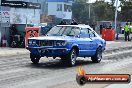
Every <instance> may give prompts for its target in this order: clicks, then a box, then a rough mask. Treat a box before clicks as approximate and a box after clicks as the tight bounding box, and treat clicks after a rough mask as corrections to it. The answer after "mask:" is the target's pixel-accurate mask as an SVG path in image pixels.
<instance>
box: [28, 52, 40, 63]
mask: <svg viewBox="0 0 132 88" xmlns="http://www.w3.org/2000/svg"><path fill="white" fill-rule="evenodd" d="M30 58H31V61H32V62H33V63H34V64H38V63H39V60H40V56H38V55H34V54H30Z"/></svg>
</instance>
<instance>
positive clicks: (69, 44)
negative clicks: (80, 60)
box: [27, 25, 106, 66]
mask: <svg viewBox="0 0 132 88" xmlns="http://www.w3.org/2000/svg"><path fill="white" fill-rule="evenodd" d="M105 46H106V41H105V40H104V39H102V38H101V37H100V36H99V35H98V34H97V33H96V32H95V31H94V30H93V29H92V28H91V27H90V26H88V25H57V26H54V27H53V28H51V29H50V31H49V32H48V33H47V35H46V36H40V37H32V38H29V39H28V47H27V49H28V50H29V51H30V52H31V53H30V58H31V61H32V62H33V63H35V64H37V63H38V62H39V60H40V58H41V57H44V56H46V57H53V58H56V57H60V58H61V60H62V61H64V62H66V64H67V65H68V66H74V65H75V64H76V59H77V57H91V60H92V62H94V63H99V62H100V61H101V59H102V52H103V51H104V50H105Z"/></svg>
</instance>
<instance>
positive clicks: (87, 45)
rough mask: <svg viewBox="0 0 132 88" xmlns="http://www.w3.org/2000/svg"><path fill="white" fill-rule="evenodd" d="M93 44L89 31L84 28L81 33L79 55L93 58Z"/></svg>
mask: <svg viewBox="0 0 132 88" xmlns="http://www.w3.org/2000/svg"><path fill="white" fill-rule="evenodd" d="M91 42H92V40H91V39H90V38H89V34H88V29H86V28H83V29H81V32H80V38H79V44H78V45H79V55H80V56H91V47H92V45H91Z"/></svg>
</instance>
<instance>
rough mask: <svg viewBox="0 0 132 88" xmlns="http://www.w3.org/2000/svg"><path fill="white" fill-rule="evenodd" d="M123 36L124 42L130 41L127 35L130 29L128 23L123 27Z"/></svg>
mask: <svg viewBox="0 0 132 88" xmlns="http://www.w3.org/2000/svg"><path fill="white" fill-rule="evenodd" d="M124 34H125V41H130V39H129V34H130V28H129V25H128V23H126V25H125V26H124Z"/></svg>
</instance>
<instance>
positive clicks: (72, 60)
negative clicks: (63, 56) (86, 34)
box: [67, 49, 77, 66]
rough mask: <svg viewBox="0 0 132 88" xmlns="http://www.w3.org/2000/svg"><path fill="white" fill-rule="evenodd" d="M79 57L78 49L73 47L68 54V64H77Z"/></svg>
mask: <svg viewBox="0 0 132 88" xmlns="http://www.w3.org/2000/svg"><path fill="white" fill-rule="evenodd" d="M76 58H77V51H76V49H72V50H71V51H70V53H69V54H68V56H67V64H68V66H75V64H76Z"/></svg>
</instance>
